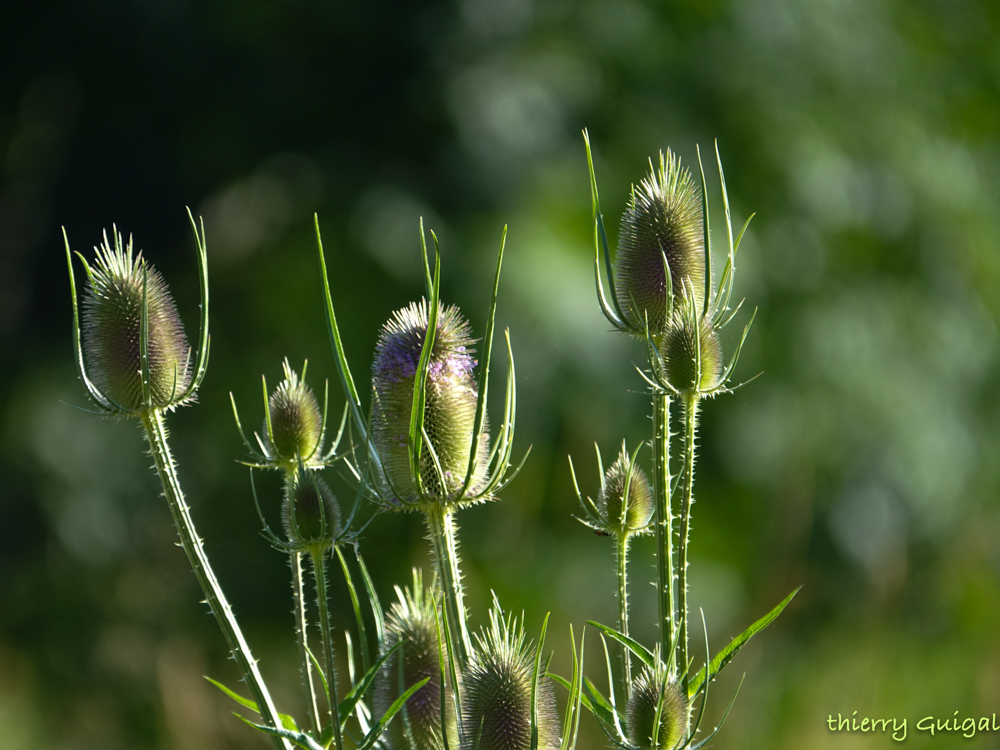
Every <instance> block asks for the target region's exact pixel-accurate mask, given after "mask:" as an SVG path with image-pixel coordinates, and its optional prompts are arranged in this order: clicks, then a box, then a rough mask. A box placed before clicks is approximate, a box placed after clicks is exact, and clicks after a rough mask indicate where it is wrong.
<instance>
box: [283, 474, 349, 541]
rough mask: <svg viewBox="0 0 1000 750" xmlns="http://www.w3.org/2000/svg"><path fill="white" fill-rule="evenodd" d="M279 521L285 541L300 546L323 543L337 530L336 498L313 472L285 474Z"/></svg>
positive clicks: (338, 519) (338, 530)
mask: <svg viewBox="0 0 1000 750" xmlns="http://www.w3.org/2000/svg"><path fill="white" fill-rule="evenodd" d="M281 520H282V523H283V525H284V527H285V534H287V535H288V541H289V542H291V543H292V544H293V545H296V546H300V547H302V548H306V547H323V546H326V545H328V544H330V543H331V542H332V541H333V539H334V537H336V536H337V535H338V534H339V533H340V508H339V507H338V505H337V498H336V497H334V494H333V491H332V490H331V489H330V487H329V486H328V485H327V483H326V482H324V481H323V478H322V477H321V476H319V474H317V473H316V472H315V471H306V470H302V469H299V470H296V471H295V472H293V473H291V474H289V477H288V480H287V481H286V482H285V502H284V503H283V505H282V507H281Z"/></svg>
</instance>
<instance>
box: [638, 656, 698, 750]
mask: <svg viewBox="0 0 1000 750" xmlns="http://www.w3.org/2000/svg"><path fill="white" fill-rule="evenodd" d="M661 704H662V706H661ZM657 711H659V712H660V724H659V729H658V730H657V731H656V741H655V742H654V741H653V728H654V727H655V726H656V713H657ZM627 715H628V738H629V742H631V743H632V745H633V746H635V747H638V748H640V749H641V750H674V748H676V747H677V746H678V745H680V744H681V743H682V742H683V740H684V736H685V734H686V733H687V731H688V716H689V704H688V700H687V698H686V697H685V696H684V693H683V691H682V690H681V688H680V686H679V685H678V684H677V683H676V682H675V681H671V680H668V679H667V677H666V671H665V670H664V669H663V668H662V665H661V664H658V665H657V667H656V668H655V669H650V668H649V667H645V668H644V669H643V670H642V672H640V673H639V676H638V677H636V678H635V680H634V682H633V683H632V697H631V698H630V699H629V702H628V709H627Z"/></svg>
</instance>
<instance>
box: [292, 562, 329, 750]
mask: <svg viewBox="0 0 1000 750" xmlns="http://www.w3.org/2000/svg"><path fill="white" fill-rule="evenodd" d="M289 562H290V564H291V567H292V599H293V600H294V602H295V635H296V637H297V639H298V645H299V657H300V658H301V659H302V675H303V677H304V678H305V682H306V689H307V690H308V691H309V704H308V706H307V708H308V711H309V718H310V719H312V723H313V729H315V730H316V734H317V736H318V735H319V733H320V732H321V731H322V727H321V726H320V723H319V706H318V704H317V701H316V684H315V683H314V681H313V672H312V659H310V658H309V651H308V649H309V627H308V623H307V620H306V598H305V582H304V580H303V575H302V553H301V552H293V553H291V555H290V556H289Z"/></svg>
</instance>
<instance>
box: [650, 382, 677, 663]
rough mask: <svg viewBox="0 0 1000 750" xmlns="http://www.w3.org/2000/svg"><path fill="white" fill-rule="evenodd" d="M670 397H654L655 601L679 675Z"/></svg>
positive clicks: (664, 644) (663, 644) (663, 647)
mask: <svg viewBox="0 0 1000 750" xmlns="http://www.w3.org/2000/svg"><path fill="white" fill-rule="evenodd" d="M670 480H671V477H670V396H669V395H667V394H666V393H654V394H653V491H654V494H655V496H656V513H655V522H656V600H657V615H658V617H659V619H658V624H659V629H660V653H661V654H662V656H663V658H664V659H665V660H666V663H667V671H668V674H676V673H677V667H676V663H677V662H676V655H675V653H674V649H673V644H674V638H675V635H676V625H675V621H674V611H675V609H676V601H675V600H676V589H675V581H674V517H673V513H672V511H671V508H670Z"/></svg>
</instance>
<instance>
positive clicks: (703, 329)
mask: <svg viewBox="0 0 1000 750" xmlns="http://www.w3.org/2000/svg"><path fill="white" fill-rule="evenodd" d="M695 304H697V303H695ZM660 360H661V363H662V371H663V375H664V378H665V379H666V381H667V383H669V384H670V385H671V386H672V387H673V388H674V389H675V390H677V391H679V392H681V393H692V392H697V393H711V392H713V391H715V390H716V389H717V388H718V387H719V385H720V383H721V380H722V364H723V363H722V345H721V344H720V343H719V335H718V333H717V332H716V331H715V329H713V328H712V322H711V316H709V315H699V314H698V311H696V310H692V309H691V302H690V301H689V298H688V297H681V298H680V299H679V300H678V304H676V305H675V306H674V314H673V315H672V316H671V319H670V322H669V324H668V326H667V328H666V330H665V331H664V333H663V338H662V339H661V341H660Z"/></svg>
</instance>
